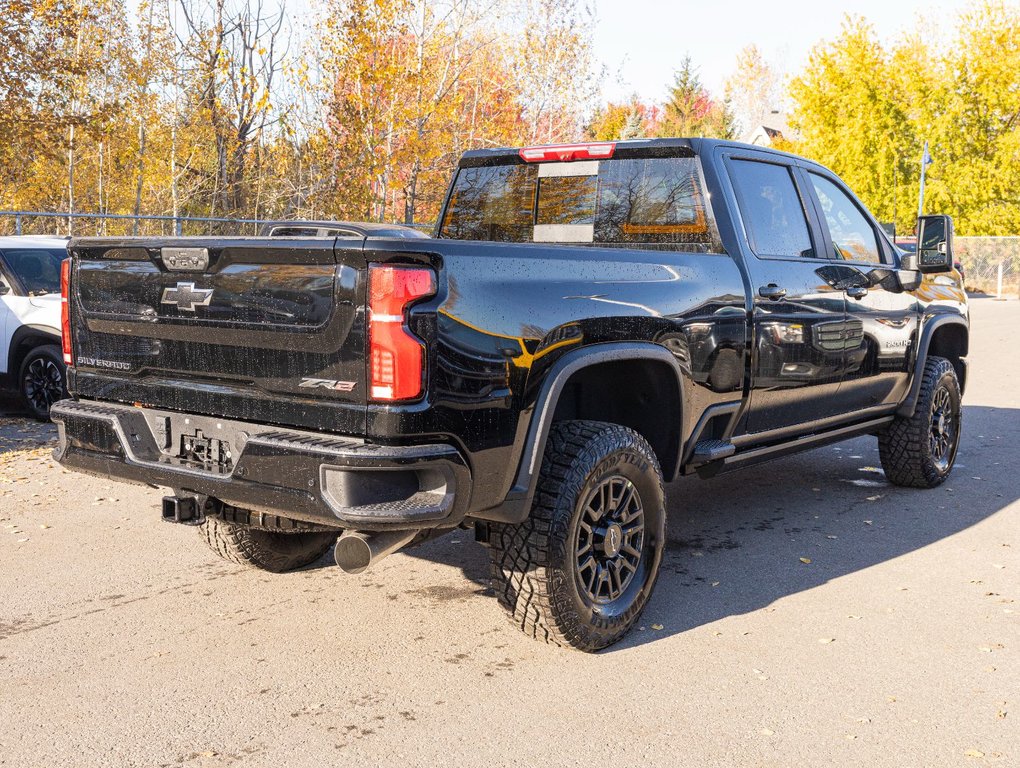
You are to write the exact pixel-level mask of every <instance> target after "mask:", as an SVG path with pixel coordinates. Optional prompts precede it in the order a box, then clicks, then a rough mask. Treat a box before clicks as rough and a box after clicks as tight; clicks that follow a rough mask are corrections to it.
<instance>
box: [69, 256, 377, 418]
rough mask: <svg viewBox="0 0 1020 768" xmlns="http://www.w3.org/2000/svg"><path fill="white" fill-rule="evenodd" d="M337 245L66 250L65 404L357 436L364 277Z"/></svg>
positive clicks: (361, 413)
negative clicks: (91, 402)
mask: <svg viewBox="0 0 1020 768" xmlns="http://www.w3.org/2000/svg"><path fill="white" fill-rule="evenodd" d="M334 246H335V241H334V240H333V239H326V238H322V239H313V238H309V239H283V238H274V239H272V240H270V239H244V238H177V239H167V240H159V239H153V238H146V239H106V238H102V239H79V240H74V241H72V242H71V244H70V246H69V251H70V252H71V254H72V256H73V259H74V261H73V268H72V276H71V327H72V358H73V371H72V373H71V376H70V378H69V381H70V384H71V388H72V392H73V393H74V394H75V395H78V396H81V397H86V398H90V399H97V400H112V401H120V402H126V403H140V404H148V403H158V404H159V405H160V406H161V407H164V408H170V409H174V410H181V411H187V412H194V413H207V414H212V415H217V416H223V417H226V418H235V419H244V420H252V421H260V422H263V423H276V424H290V425H296V426H306V427H315V428H317V429H323V430H332V431H337V432H343V433H346V434H362V433H363V431H364V420H365V407H364V406H365V375H366V374H365V316H364V315H365V313H364V296H365V287H364V275H365V265H364V261H363V257H362V251H361V244H360V243H357V244H349V243H348V242H345V241H340V244H339V247H334Z"/></svg>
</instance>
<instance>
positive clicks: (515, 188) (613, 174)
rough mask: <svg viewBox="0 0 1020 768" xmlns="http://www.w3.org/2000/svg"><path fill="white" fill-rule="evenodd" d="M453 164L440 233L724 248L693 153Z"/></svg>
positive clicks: (644, 246) (513, 239)
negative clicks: (453, 174) (454, 173)
mask: <svg viewBox="0 0 1020 768" xmlns="http://www.w3.org/2000/svg"><path fill="white" fill-rule="evenodd" d="M515 161H516V158H513V159H512V160H511V161H510V162H508V164H500V165H485V166H473V167H472V166H469V167H464V168H461V169H460V170H458V172H457V176H456V178H455V180H454V183H453V188H452V190H451V192H450V198H449V201H448V203H447V206H446V210H445V213H444V215H443V220H442V223H441V225H440V229H439V237H442V238H450V239H458V240H488V241H496V242H515V243H560V244H570V245H595V246H600V247H622V248H641V249H655V250H676V251H688V252H695V253H699V252H703V253H723V248H722V243H721V242H720V240H719V234H718V230H717V228H716V225H715V221H714V219H713V217H712V212H711V207H710V204H709V200H708V196H707V195H706V193H705V184H704V181H703V178H702V174H701V165H700V161H699V160H698V158H697V157H693V156H692V157H644V158H642V157H622V158H613V159H602V160H580V161H573V162H556V161H553V162H541V163H523V162H515Z"/></svg>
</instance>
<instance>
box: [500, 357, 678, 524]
mask: <svg viewBox="0 0 1020 768" xmlns="http://www.w3.org/2000/svg"><path fill="white" fill-rule="evenodd" d="M621 360H650V361H653V362H657V363H663V364H665V365H666V366H668V368H669V369H670V370H671V371H672V372H673V374H674V376H675V378H676V387H677V397H678V398H679V402H678V407H679V409H680V445H678V446H677V458H678V466H679V459H680V458H681V457H682V456H683V443H684V440H685V438H686V435H687V429H686V418H687V408H686V407H685V403H684V394H685V389H684V384H683V380H684V374H683V369H682V368H681V367H680V364H679V362H677V359H676V357H675V356H674V355H673V354H672V353H671V352H669V350H667V349H665V348H664V347H662V346H660V345H659V344H656V343H654V342H605V343H599V344H593V345H591V346H587V347H582V348H580V349H575V350H572V351H570V352H568V353H566V354H565V355H563V356H562V357H561V358H560V359H559V360H557V361H556V363H555V364H554V365H553V367H552V369H551V370H550V371H549V372H548V373H547V374H546V375H545V378H544V379H543V381H542V386H541V389H540V390H539V392H538V396H537V398H536V400H535V406H534V410H533V412H532V415H531V422H530V424H529V425H528V434H527V438H526V439H525V441H524V448H523V449H522V451H521V454H520V459H519V461H518V465H517V474H516V475H515V477H514V483H513V486H511V488H510V491H509V493H507V495H506V499H505V501H504V503H503V505H502V514H500V515H499V517H500V519H501V520H502V521H506V522H522V521H523V520H525V519H527V516H528V513H529V511H530V508H531V500H532V499H533V498H534V496H535V491H536V487H537V485H538V475H539V469H540V467H541V463H542V455H543V454H544V453H545V447H546V443H547V442H548V440H549V431H550V430H551V429H552V420H553V415H554V414H555V413H556V406H557V404H558V403H559V399H560V395H562V394H563V388H564V386H565V385H566V383H567V381H569V380H570V377H571V376H573V375H574V374H575V373H577V372H578V371H580V370H582V369H584V368H587V367H589V366H592V365H599V364H600V363H608V362H619V361H621ZM668 480H669V478H667V481H668Z"/></svg>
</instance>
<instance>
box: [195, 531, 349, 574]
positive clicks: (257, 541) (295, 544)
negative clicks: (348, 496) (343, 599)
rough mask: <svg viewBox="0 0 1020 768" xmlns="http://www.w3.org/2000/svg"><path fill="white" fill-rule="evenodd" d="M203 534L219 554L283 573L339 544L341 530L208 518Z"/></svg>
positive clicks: (232, 560)
mask: <svg viewBox="0 0 1020 768" xmlns="http://www.w3.org/2000/svg"><path fill="white" fill-rule="evenodd" d="M198 530H199V533H201V534H202V538H203V539H204V540H205V542H206V543H207V544H208V545H209V547H210V548H211V549H212V550H213V552H215V553H216V554H217V555H219V556H220V557H222V558H223V559H224V560H229V561H230V562H232V563H237V564H238V565H247V566H250V567H252V568H259V569H261V570H263V571H271V572H272V573H283V572H284V571H292V570H294V569H295V568H302V567H304V566H306V565H310V564H311V563H314V562H315V561H316V560H318V559H319V558H320V557H322V556H323V555H325V554H326V552H328V551H329V550H330V548H331V547H332V546H333V545H334V544H335V543H336V539H337V535H338V533H337V532H329V531H326V532H322V531H308V532H302V533H291V532H282V531H271V530H266V529H264V528H256V527H254V526H250V525H242V524H240V523H231V522H227V521H225V520H220V519H219V518H216V517H207V518H206V519H205V522H204V523H202V524H201V525H200V526H198Z"/></svg>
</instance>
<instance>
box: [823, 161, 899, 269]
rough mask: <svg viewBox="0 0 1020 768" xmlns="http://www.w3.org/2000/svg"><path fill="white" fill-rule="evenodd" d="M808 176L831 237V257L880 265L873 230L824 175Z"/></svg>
mask: <svg viewBox="0 0 1020 768" xmlns="http://www.w3.org/2000/svg"><path fill="white" fill-rule="evenodd" d="M809 175H810V176H811V183H812V185H813V186H814V188H815V194H816V195H817V196H818V202H819V203H820V204H821V206H822V215H823V216H824V217H825V224H826V226H828V228H829V236H830V237H831V238H832V249H833V251H834V253H833V256H834V257H835V258H837V259H843V260H844V261H867V262H872V263H874V264H880V263H881V262H882V256H881V251H879V249H878V238H877V237H876V235H875V229H874V227H872V226H871V223H870V222H869V221H868V220H867V218H865V216H864V214H863V213H861V209H860V208H858V207H857V206H856V205H855V204H854V202H853V200H851V199H850V197H849V196H848V195H847V194H846V193H845V192H844V191H843V190H841V189H840V188H839V187H837V186H836V185H835V184H833V183H832V182H831V181H829V180H828V179H827V178H825V177H824V176H819V175H817V174H814V173H811V174H809Z"/></svg>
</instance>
